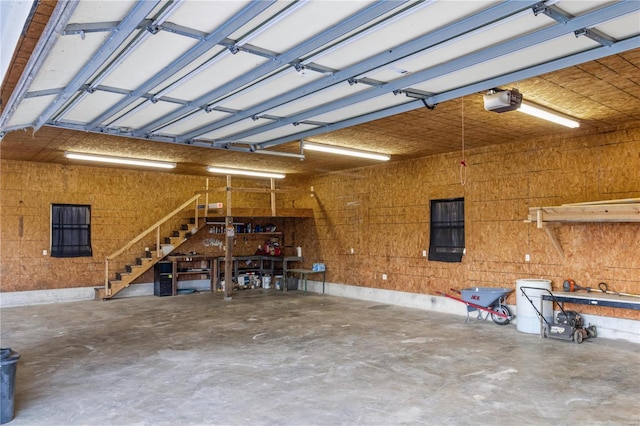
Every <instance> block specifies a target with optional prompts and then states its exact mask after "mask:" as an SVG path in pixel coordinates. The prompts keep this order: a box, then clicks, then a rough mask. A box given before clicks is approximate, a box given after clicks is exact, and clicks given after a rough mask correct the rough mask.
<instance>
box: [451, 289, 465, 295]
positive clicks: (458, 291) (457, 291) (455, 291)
mask: <svg viewBox="0 0 640 426" xmlns="http://www.w3.org/2000/svg"><path fill="white" fill-rule="evenodd" d="M449 290H451V291H453V292H454V293H458V294H462V293H461V292H460V290H456V289H455V288H450V289H449Z"/></svg>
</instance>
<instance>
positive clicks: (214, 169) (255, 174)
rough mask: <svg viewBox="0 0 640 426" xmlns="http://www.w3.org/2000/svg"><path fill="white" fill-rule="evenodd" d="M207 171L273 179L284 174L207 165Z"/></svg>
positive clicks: (282, 177) (281, 177)
mask: <svg viewBox="0 0 640 426" xmlns="http://www.w3.org/2000/svg"><path fill="white" fill-rule="evenodd" d="M207 171H209V172H211V173H222V174H225V175H242V176H253V177H266V178H274V179H284V177H285V175H284V174H282V173H270V172H258V171H256V170H242V169H227V168H225V167H207Z"/></svg>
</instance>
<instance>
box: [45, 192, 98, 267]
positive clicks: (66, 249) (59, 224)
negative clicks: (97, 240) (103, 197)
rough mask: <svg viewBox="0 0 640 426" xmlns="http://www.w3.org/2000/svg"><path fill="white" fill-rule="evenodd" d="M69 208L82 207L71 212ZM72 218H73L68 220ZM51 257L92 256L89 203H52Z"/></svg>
mask: <svg viewBox="0 0 640 426" xmlns="http://www.w3.org/2000/svg"><path fill="white" fill-rule="evenodd" d="M71 209H84V210H85V211H84V212H73V211H71ZM71 218H73V220H70V219H71ZM50 219H51V220H50V225H51V228H50V229H51V238H50V242H51V244H50V247H49V248H50V251H49V252H50V254H51V257H57V258H68V257H93V249H92V248H91V205H89V204H65V203H52V204H51V209H50Z"/></svg>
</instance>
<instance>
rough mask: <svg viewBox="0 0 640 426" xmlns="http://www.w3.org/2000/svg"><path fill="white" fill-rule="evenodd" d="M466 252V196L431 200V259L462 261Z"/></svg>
mask: <svg viewBox="0 0 640 426" xmlns="http://www.w3.org/2000/svg"><path fill="white" fill-rule="evenodd" d="M463 253H464V198H454V199H450V200H431V235H430V237H429V260H439V261H441V262H461V261H462V255H463Z"/></svg>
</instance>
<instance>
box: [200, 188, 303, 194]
mask: <svg viewBox="0 0 640 426" xmlns="http://www.w3.org/2000/svg"><path fill="white" fill-rule="evenodd" d="M229 189H230V190H231V192H256V193H264V194H268V193H281V194H310V195H312V194H313V191H308V190H303V189H296V188H241V187H236V188H229ZM226 190H227V188H213V189H207V190H204V191H195V192H194V193H195V194H207V193H211V192H225V191H226Z"/></svg>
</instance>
